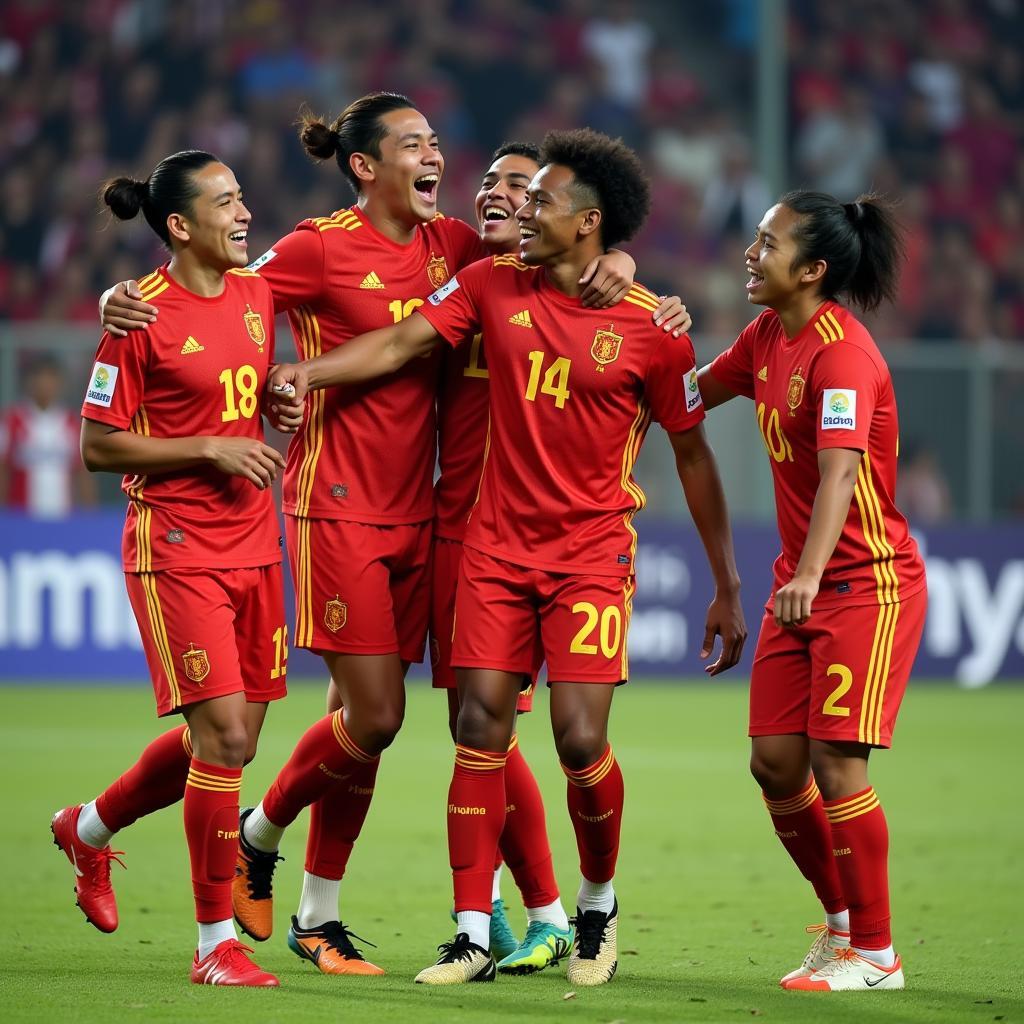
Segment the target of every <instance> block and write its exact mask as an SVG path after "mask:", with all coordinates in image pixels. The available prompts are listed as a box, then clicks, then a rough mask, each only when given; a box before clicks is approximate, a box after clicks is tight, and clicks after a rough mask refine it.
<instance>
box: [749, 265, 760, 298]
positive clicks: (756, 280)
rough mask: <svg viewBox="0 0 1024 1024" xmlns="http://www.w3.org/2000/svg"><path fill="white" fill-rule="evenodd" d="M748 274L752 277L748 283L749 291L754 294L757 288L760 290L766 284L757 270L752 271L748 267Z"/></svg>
mask: <svg viewBox="0 0 1024 1024" xmlns="http://www.w3.org/2000/svg"><path fill="white" fill-rule="evenodd" d="M747 273H748V274H749V275H750V280H749V281H748V282H747V291H748V292H752V291H754V290H755V289H756V288H760V287H761V285H763V284H764V277H763V276H762V275H761V274H759V273H758V272H757V271H756V270H751V268H750V267H747Z"/></svg>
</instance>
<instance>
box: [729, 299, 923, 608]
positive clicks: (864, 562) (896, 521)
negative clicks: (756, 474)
mask: <svg viewBox="0 0 1024 1024" xmlns="http://www.w3.org/2000/svg"><path fill="white" fill-rule="evenodd" d="M711 373H713V374H714V376H715V377H716V378H717V379H718V380H720V381H721V382H722V383H723V384H725V385H726V386H727V387H729V388H731V389H732V390H733V391H735V392H736V393H737V394H741V395H746V396H747V397H748V398H752V399H753V400H754V405H755V411H756V416H757V423H758V428H759V429H760V432H761V437H762V440H763V441H764V444H765V448H767V450H768V455H769V459H770V461H771V467H772V474H773V476H774V479H775V507H776V513H777V516H778V523H779V535H780V537H781V538H782V553H781V554H780V555H779V557H778V558H777V559H776V561H775V584H774V588H775V589H778V588H779V587H780V586H782V585H783V584H785V583H788V582H789V581H790V579H792V577H793V573H794V572H795V571H796V566H797V562H798V561H799V559H800V553H801V551H802V550H803V546H804V541H805V540H806V539H807V531H808V528H809V526H810V520H811V508H812V506H813V504H814V496H815V494H816V493H817V491H818V483H819V479H820V478H819V474H818V452H819V451H821V450H822V449H825V448H853V449H856V450H858V451H861V452H863V453H864V455H863V458H862V459H861V463H860V468H859V470H858V473H857V485H856V490H855V491H854V500H853V502H852V503H851V505H850V512H849V515H848V516H847V519H846V523H845V525H844V526H843V532H842V535H841V536H840V538H839V543H838V544H837V545H836V549H835V552H834V553H833V555H832V557H831V558H830V559H829V562H828V566H827V567H826V569H825V572H824V574H823V575H822V578H821V588H820V590H819V591H818V596H817V597H816V598H815V604H816V605H831V604H838V603H841V602H845V603H847V604H858V603H862V604H868V603H875V602H877V603H879V604H892V603H894V602H895V601H897V600H899V599H900V598H901V597H906V596H908V595H910V594H912V593H914V592H915V591H917V590H919V589H920V588H921V587H923V586H924V583H925V579H924V564H923V563H922V561H921V557H920V555H919V554H918V551H917V544H916V543H915V541H914V539H913V537H911V536H910V532H909V530H908V529H907V521H906V520H905V519H904V518H903V516H902V515H901V514H900V512H899V510H898V509H897V508H896V506H895V504H894V503H893V495H894V494H895V493H896V455H897V448H898V439H899V423H898V421H897V417H896V397H895V395H894V394H893V388H892V378H891V377H890V376H889V368H888V366H886V364H885V360H884V359H883V358H882V355H881V353H880V352H879V351H878V347H877V346H876V345H875V342H874V340H873V339H872V337H871V335H870V334H868V332H867V330H866V329H865V328H864V326H863V325H862V324H861V323H860V322H859V321H858V320H857V319H856V318H855V317H854V316H853V314H852V313H850V311H849V310H847V309H844V308H843V307H842V306H839V305H837V304H836V303H834V302H826V303H825V304H824V305H822V306H821V307H819V309H818V311H817V312H816V313H815V314H814V316H813V317H812V318H811V320H810V322H809V323H807V324H806V325H805V326H804V328H803V330H801V331H800V333H799V334H798V335H797V336H796V337H795V338H793V339H792V340H790V339H788V338H787V337H786V333H785V331H784V330H783V328H782V324H781V322H780V321H779V318H778V316H777V315H776V314H775V313H774V312H773V311H771V310H768V311H766V312H764V313H762V314H761V315H760V316H759V317H758V318H757V319H756V320H755V321H754V322H753V323H751V324H750V325H749V326H747V327H746V328H745V329H744V330H743V332H742V333H741V334H740V336H739V337H738V338H737V339H736V341H735V342H734V343H733V345H732V346H731V347H730V348H729V349H728V350H726V351H725V352H723V353H722V354H721V355H720V356H718V358H717V359H715V361H714V362H713V363H712V364H711Z"/></svg>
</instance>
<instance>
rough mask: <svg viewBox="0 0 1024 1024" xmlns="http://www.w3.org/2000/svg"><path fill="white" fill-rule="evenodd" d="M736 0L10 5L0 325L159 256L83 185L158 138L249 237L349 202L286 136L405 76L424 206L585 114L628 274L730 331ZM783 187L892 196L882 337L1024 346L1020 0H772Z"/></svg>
mask: <svg viewBox="0 0 1024 1024" xmlns="http://www.w3.org/2000/svg"><path fill="white" fill-rule="evenodd" d="M757 32H758V26H757V3H756V0H723V2H722V3H720V4H703V3H697V2H693V3H667V2H666V3H659V2H657V0H647V2H636V3H631V2H627V0H611V2H608V3H594V2H591V0H543V2H541V0H520V2H519V3H515V4H511V3H508V2H507V0H387V2H383V0H373V2H361V0H349V2H346V3H344V4H338V3H335V2H333V0H89V2H88V3H82V2H78V0H5V3H4V4H3V5H2V6H0V253H2V255H0V317H2V318H5V319H12V320H26V319H34V318H39V317H44V318H47V319H57V320H73V321H82V322H85V323H94V322H95V309H96V301H95V300H96V295H97V293H98V291H99V290H101V286H103V285H105V284H106V283H108V282H112V281H116V280H118V279H121V278H126V277H130V276H137V275H139V274H142V273H144V272H146V271H147V270H148V269H150V268H151V266H152V265H153V264H154V263H155V262H156V261H157V260H159V259H160V258H161V257H160V253H159V252H156V251H154V250H153V249H152V245H151V242H150V238H151V235H150V233H149V232H148V231H146V230H145V225H141V224H140V225H136V226H135V228H136V230H131V229H128V230H125V229H123V228H120V227H119V228H118V229H117V230H111V229H110V228H109V227H108V226H107V224H106V221H105V219H104V218H103V217H101V216H100V214H99V212H98V205H97V201H96V191H97V186H98V184H99V182H100V181H101V180H102V179H103V178H104V177H105V176H107V175H109V174H111V173H122V172H132V173H135V174H138V175H144V174H145V173H146V172H148V170H149V169H151V168H152V167H153V165H154V164H155V163H156V161H157V160H158V159H160V158H161V157H162V156H164V155H166V154H167V153H169V152H172V151H174V150H176V149H181V148H185V147H199V148H205V149H210V150H212V151H214V152H215V153H217V154H218V155H220V156H221V157H222V158H223V159H224V160H225V161H226V162H228V163H230V164H231V165H232V166H233V167H234V168H235V170H236V171H237V173H238V175H239V178H240V180H241V181H242V183H243V187H244V188H245V190H246V193H247V197H248V201H249V204H250V206H251V209H252V211H253V214H254V228H253V235H254V236H255V237H254V238H252V242H251V245H250V248H251V251H252V252H254V253H258V252H260V251H262V249H261V245H264V244H265V245H269V244H270V243H271V242H273V240H274V239H275V238H277V237H279V236H280V235H281V234H283V233H285V232H287V231H288V230H289V229H290V228H291V227H292V226H293V224H294V223H295V222H296V221H298V220H300V219H301V218H302V217H304V216H309V215H322V214H324V213H328V212H330V211H333V210H334V209H337V208H338V207H339V206H342V205H347V204H348V203H349V202H350V201H351V196H350V194H349V192H348V189H347V186H346V185H345V184H344V182H343V180H342V178H341V176H340V175H339V174H338V171H337V168H336V167H334V166H333V164H332V165H330V166H328V167H322V168H318V167H315V166H313V165H311V164H310V163H309V162H308V161H307V159H306V157H305V156H304V154H303V152H302V150H301V148H300V146H299V144H298V142H297V139H296V137H295V132H294V125H293V122H294V120H295V116H296V112H297V110H298V108H299V106H300V105H301V104H302V103H303V102H309V103H310V105H311V106H312V107H313V108H314V109H315V110H317V111H318V112H322V113H326V114H331V115H333V114H336V113H337V112H338V111H339V110H340V109H341V108H342V107H343V106H344V104H345V103H346V102H347V101H348V100H350V99H352V98H354V97H356V96H358V95H360V94H362V93H364V92H367V91H369V90H373V89H394V90H399V91H403V92H406V93H407V94H409V95H410V96H411V97H412V98H413V99H414V100H415V102H416V104H417V105H418V106H419V107H420V109H422V110H423V111H424V112H425V113H426V114H427V116H428V117H429V119H430V120H431V122H432V124H433V125H434V127H435V128H436V129H437V130H438V132H439V134H440V138H441V143H442V147H443V151H444V154H445V157H446V160H447V172H446V178H445V182H444V184H443V186H442V190H443V191H442V203H443V207H444V208H445V209H446V210H448V211H449V212H451V213H454V214H461V215H466V214H467V213H468V212H469V211H470V208H471V207H470V200H471V197H472V195H473V193H474V192H475V188H476V183H477V180H478V178H479V176H480V174H481V172H482V170H483V168H484V167H485V165H486V163H487V157H488V155H489V153H490V151H491V150H492V149H493V147H494V146H496V145H497V144H499V143H500V142H501V141H503V140H504V139H507V138H526V139H534V140H537V139H540V138H541V137H542V136H543V134H544V132H545V131H546V130H547V129H549V128H559V127H567V126H576V125H590V126H592V127H594V128H598V129H601V130H603V131H606V132H609V133H611V134H613V135H622V136H623V137H624V138H626V139H627V141H628V142H630V143H631V144H632V145H634V146H636V147H637V148H638V149H639V150H640V151H641V152H642V153H643V154H644V156H645V159H646V163H647V166H648V168H649V170H650V174H651V177H652V179H653V182H654V195H655V205H654V211H653V214H652V216H651V217H650V220H649V222H648V224H647V226H646V228H645V230H644V231H643V233H642V235H641V236H640V237H639V238H638V239H637V240H636V241H635V242H634V243H633V244H632V247H631V248H632V250H633V251H634V253H635V255H636V258H637V262H638V264H639V267H640V276H641V279H642V280H644V281H645V282H646V283H647V284H648V285H649V286H650V287H652V288H655V289H657V290H659V291H674V292H678V293H679V294H681V295H683V296H684V297H685V299H686V301H687V303H688V304H689V306H690V307H691V309H692V310H693V312H694V314H695V316H696V318H697V326H698V329H699V330H700V331H703V332H706V333H708V334H714V335H719V336H722V337H730V336H732V335H734V334H735V332H736V331H737V329H738V328H740V327H742V325H743V324H744V323H746V322H747V320H748V319H749V316H750V310H749V307H748V306H747V305H746V303H745V301H744V298H743V291H742V287H741V285H742V281H743V279H744V278H743V270H742V252H743V248H744V245H745V241H746V239H747V238H748V237H749V236H750V234H751V232H752V229H753V227H754V225H755V224H756V221H757V218H758V216H759V214H760V213H761V212H762V210H763V209H764V208H765V206H766V205H768V203H769V202H770V200H771V198H772V197H771V196H770V195H769V194H768V190H767V189H766V187H765V184H764V182H763V181H762V180H761V179H760V177H759V176H758V174H757V172H756V170H755V167H756V159H755V154H754V153H753V151H752V145H751V139H752V138H753V137H754V131H753V129H754V125H753V119H754V116H755V109H756V108H755V103H754V83H755V76H754V66H755V48H756V40H757ZM788 48H789V58H790V89H789V106H790V109H789V138H788V140H787V143H788V153H789V173H788V181H787V184H788V185H793V186H796V185H803V186H812V187H819V188H822V189H825V190H827V191H830V192H833V193H835V194H837V195H839V196H840V197H842V198H844V199H849V198H853V197H854V196H855V195H856V194H857V193H858V192H860V191H863V190H867V189H870V188H874V189H876V190H880V191H884V192H886V193H889V194H891V195H892V196H894V197H898V198H899V200H900V201H901V203H902V210H903V216H904V219H905V220H906V222H907V224H908V226H909V227H910V229H911V232H910V247H909V249H910V252H909V256H910V258H909V261H908V265H907V270H906V274H905V276H904V281H903V287H902V294H901V301H900V304H899V307H898V308H897V309H895V310H890V311H888V312H886V314H885V315H884V316H883V317H881V318H879V319H878V320H877V321H876V322H875V323H874V327H875V329H876V331H878V333H879V334H881V335H882V337H883V338H886V339H897V338H904V337H907V338H921V339H934V340H938V339H943V338H950V337H954V338H962V339H966V340H968V341H971V342H975V343H979V344H984V343H987V342H990V341H991V340H993V339H1006V340H1009V339H1016V338H1020V337H1024V244H1022V242H1024V211H1022V202H1024V147H1022V146H1021V144H1020V143H1021V138H1022V128H1024V56H1022V55H1024V15H1022V12H1021V10H1020V6H1019V4H1018V2H1017V0H973V2H972V0H927V2H925V0H914V2H908V0H884V2H883V0H791V2H790V4H789V31H788Z"/></svg>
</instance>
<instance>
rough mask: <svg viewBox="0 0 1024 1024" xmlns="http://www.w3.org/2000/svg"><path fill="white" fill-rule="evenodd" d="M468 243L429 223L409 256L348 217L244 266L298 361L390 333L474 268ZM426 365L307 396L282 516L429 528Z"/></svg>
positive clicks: (450, 225) (432, 381)
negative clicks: (284, 322)
mask: <svg viewBox="0 0 1024 1024" xmlns="http://www.w3.org/2000/svg"><path fill="white" fill-rule="evenodd" d="M480 252H481V243H480V239H479V238H478V237H477V234H476V232H475V231H474V230H473V229H472V228H471V227H470V226H469V225H468V224H466V223H464V222H463V221H459V220H452V219H447V218H444V217H438V218H436V219H435V220H433V221H431V222H430V223H429V224H424V225H422V226H420V227H419V228H417V230H416V235H415V238H414V239H413V241H412V242H410V243H409V244H408V245H399V244H398V243H397V242H393V241H392V240H391V239H389V238H387V237H385V236H384V235H382V234H381V233H380V232H379V231H378V230H377V229H376V228H375V227H374V226H373V225H372V224H371V223H370V222H369V220H367V219H366V217H365V216H363V214H362V211H361V210H360V209H359V207H358V206H353V207H352V208H351V209H344V210H339V211H338V212H337V213H335V214H333V215H332V216H330V217H318V218H315V219H312V220H306V221H303V222H302V223H301V224H299V225H298V227H296V229H295V230H294V231H293V232H292V233H291V234H290V235H287V236H286V237H284V238H282V239H281V240H280V241H279V242H276V243H275V244H274V246H273V248H272V249H270V250H269V251H268V252H266V253H264V254H263V255H262V256H261V257H259V259H257V260H255V261H254V262H253V263H252V265H251V267H250V269H252V270H257V271H258V272H259V274H260V276H261V277H263V278H264V279H265V280H266V281H267V283H268V284H269V285H270V287H271V289H272V291H273V293H274V304H275V308H276V309H277V311H278V312H280V311H281V310H287V311H288V316H289V319H290V321H291V325H292V331H293V332H294V334H295V343H296V347H297V348H298V351H299V354H300V355H301V356H302V358H304V359H309V358H311V357H313V356H317V355H320V354H321V353H323V352H329V351H330V350H331V349H333V348H336V347H337V346H338V345H342V344H344V343H345V342H346V341H348V340H349V339H351V338H353V337H355V336H356V335H358V334H363V333H365V332H366V331H373V330H377V329H378V328H380V327H386V326H387V325H388V324H395V323H398V321H399V320H401V319H403V318H404V317H407V316H408V315H409V314H410V313H411V312H412V311H413V310H414V309H416V307H417V306H419V305H421V304H422V302H423V299H422V296H424V295H426V294H428V293H429V292H430V291H431V290H432V289H435V288H439V287H440V286H441V285H443V284H444V283H445V282H446V281H447V280H448V278H449V277H450V276H451V274H452V273H454V272H455V271H456V270H458V269H460V268H461V267H463V266H464V265H465V264H466V263H468V262H471V261H472V260H475V259H478V258H479V255H480ZM436 391H437V359H436V358H434V357H431V358H428V359H420V360H415V361H414V362H413V363H410V364H409V365H408V366H405V367H403V368H402V369H401V370H400V371H398V372H397V373H395V374H392V375H391V376H390V377H387V378H385V379H383V380H379V381H369V382H366V383H363V384H352V385H345V386H343V387H334V388H327V389H325V390H322V391H315V392H313V393H312V394H311V395H310V396H309V398H308V399H307V400H306V419H305V423H304V424H303V427H302V429H301V430H300V431H299V433H298V434H296V435H295V437H294V438H293V439H292V443H291V446H290V447H289V449H288V467H287V469H286V471H285V477H284V510H285V512H288V513H291V514H293V515H297V516H307V517H311V518H319V519H345V520H349V521H355V522H362V523H380V524H389V523H390V524H399V523H417V522H425V521H427V520H429V519H431V518H432V517H433V514H434V507H433V500H432V493H431V490H432V485H433V478H434V461H435V459H434V455H435V446H436V440H435V439H436V432H437V423H436V417H435V411H434V399H435V394H436Z"/></svg>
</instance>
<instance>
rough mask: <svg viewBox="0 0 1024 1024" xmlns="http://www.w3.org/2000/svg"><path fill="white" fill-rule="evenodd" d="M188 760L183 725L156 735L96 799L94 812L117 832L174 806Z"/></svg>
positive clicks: (189, 743)
mask: <svg viewBox="0 0 1024 1024" xmlns="http://www.w3.org/2000/svg"><path fill="white" fill-rule="evenodd" d="M191 760H192V741H191V738H190V736H189V731H188V726H187V725H179V726H178V727H177V728H175V729H171V730H170V731H169V732H165V733H163V734H161V735H160V736H157V738H156V739H155V740H153V742H152V743H150V744H149V746H148V747H146V749H145V750H143V752H142V754H141V756H140V757H139V759H138V761H136V762H135V764H134V765H132V767H131V768H129V769H128V771H126V772H125V773H124V775H122V776H120V777H119V778H117V779H115V780H114V781H113V782H112V783H111V784H110V785H109V786H108V787H107V788H106V789H105V790H104V791H103V792H102V793H101V794H100V795H99V796H98V797H97V798H96V813H97V814H98V815H99V816H100V819H101V820H102V822H103V824H104V825H106V826H107V828H108V829H109V830H110V831H111V832H120V831H121V829H123V828H127V827H128V826H129V825H131V824H132V823H133V822H135V821H138V819H139V818H142V817H144V816H145V815H147V814H152V813H153V812H154V811H159V810H160V809H161V808H162V807H170V805H171V804H174V803H177V802H178V801H179V800H180V799H181V798H182V797H183V796H184V795H185V779H186V778H187V777H188V766H189V762H190V761H191Z"/></svg>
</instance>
